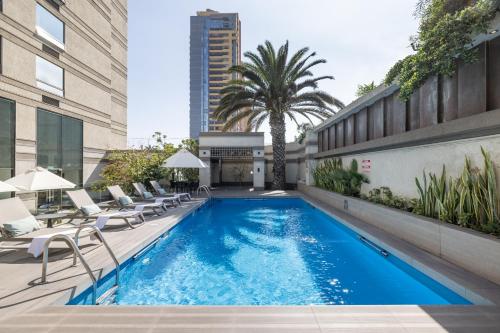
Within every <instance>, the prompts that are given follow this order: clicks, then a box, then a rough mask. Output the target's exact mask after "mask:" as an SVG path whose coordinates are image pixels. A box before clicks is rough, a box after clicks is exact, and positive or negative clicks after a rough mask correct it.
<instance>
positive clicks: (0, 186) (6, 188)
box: [0, 182, 19, 193]
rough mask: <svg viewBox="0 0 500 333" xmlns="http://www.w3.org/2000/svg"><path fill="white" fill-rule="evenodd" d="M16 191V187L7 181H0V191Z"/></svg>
mask: <svg viewBox="0 0 500 333" xmlns="http://www.w3.org/2000/svg"><path fill="white" fill-rule="evenodd" d="M17 191H19V190H18V189H17V188H16V187H14V186H12V185H9V184H7V183H4V182H0V193H4V192H17Z"/></svg>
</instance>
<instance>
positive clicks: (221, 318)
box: [0, 191, 500, 333]
mask: <svg viewBox="0 0 500 333" xmlns="http://www.w3.org/2000/svg"><path fill="white" fill-rule="evenodd" d="M215 195H216V196H218V197H275V196H276V197H280V196H301V197H303V198H304V199H306V200H308V201H310V202H311V203H313V204H314V205H315V206H317V207H318V208H320V209H323V210H324V211H325V212H327V213H329V214H333V215H335V216H336V218H337V219H339V220H340V221H341V222H342V223H346V224H348V225H349V226H350V227H351V228H353V229H355V230H356V231H357V232H359V233H360V234H363V235H364V236H366V237H369V238H372V239H376V240H377V243H378V244H379V245H382V246H383V247H384V248H385V249H387V250H389V252H391V253H394V254H395V255H397V256H398V257H400V258H401V259H403V260H405V261H407V262H410V263H411V264H412V265H415V266H417V267H419V268H420V269H421V270H423V271H424V272H425V273H426V274H428V275H430V276H431V277H433V278H435V279H437V280H440V281H441V282H445V284H446V285H448V286H453V289H454V290H455V291H456V292H458V293H460V294H462V295H464V296H467V297H468V298H469V299H473V300H475V301H476V303H479V304H488V303H489V304H492V305H473V306H330V307H328V306H278V307H237V306H225V307H214V306H210V307H206V306H203V307H201V306H199V307H185V306H161V307H145V306H135V307H134V306H108V307H93V306H83V307H81V306H71V307H70V306H62V305H63V304H65V303H66V302H67V301H68V300H69V299H70V298H71V297H73V296H75V295H78V294H79V293H80V292H81V291H83V290H84V289H86V288H87V287H88V286H89V285H90V278H89V277H88V276H87V274H86V273H85V271H84V270H83V267H82V266H81V265H78V266H76V267H70V266H71V254H70V253H69V252H68V251H64V250H58V252H57V253H56V255H54V256H51V260H50V262H49V275H48V280H49V283H47V284H43V285H41V284H38V282H39V279H40V273H41V259H40V258H38V259H34V258H32V257H31V256H30V255H28V254H26V252H25V251H15V252H5V253H4V252H0V332H2V333H4V332H5V333H7V332H33V331H36V332H84V331H85V332H92V333H94V332H120V333H122V332H163V331H168V332H257V331H258V332H259V333H264V332H472V331H474V332H500V306H499V305H500V286H498V285H496V284H494V283H492V282H489V281H487V280H485V279H482V278H480V277H478V276H476V275H474V274H473V273H470V272H466V271H464V270H463V269H460V268H459V267H457V266H455V265H453V264H450V263H448V262H446V261H444V260H442V259H439V258H436V257H434V256H432V255H430V254H428V253H426V252H424V251H422V250H419V249H418V248H416V247H414V246H412V245H410V244H408V243H406V242H404V241H402V240H399V239H396V238H394V237H391V236H390V235H388V234H387V233H385V232H383V231H381V230H380V229H377V228H374V227H372V226H369V225H367V224H366V223H363V222H362V221H359V220H356V219H353V218H352V217H350V216H348V215H345V214H344V213H342V212H339V211H336V210H334V209H332V208H330V207H328V206H325V205H323V204H321V203H319V202H316V201H314V200H312V199H310V198H308V197H306V196H304V195H303V194H301V193H299V192H294V191H288V192H280V191H274V192H273V191H257V192H248V191H220V192H219V191H218V192H216V193H215ZM203 201H204V200H201V199H200V200H194V201H193V202H190V203H185V204H183V206H182V207H178V208H175V209H170V210H169V212H168V214H164V215H163V216H161V217H150V218H149V219H148V222H146V224H145V225H144V226H142V227H140V228H137V229H133V230H131V229H127V228H125V227H123V225H122V224H120V222H112V224H113V226H114V227H115V228H110V229H107V230H105V231H104V237H105V238H106V240H107V241H108V243H109V244H110V246H111V248H112V249H113V250H114V252H115V254H116V256H117V257H118V259H119V261H120V262H124V261H125V260H127V259H128V258H130V257H131V256H132V255H133V254H134V253H136V252H138V251H139V250H140V249H141V248H143V247H144V246H145V245H147V244H149V243H150V242H151V241H153V240H154V239H156V238H157V237H159V236H160V235H162V234H163V233H165V232H166V231H167V230H168V229H170V228H172V227H173V226H175V225H176V224H177V223H178V222H179V221H180V220H182V218H183V217H184V216H186V215H187V214H189V213H190V212H192V211H193V210H194V209H196V208H197V207H199V206H200V205H201V204H202V203H203ZM120 226H121V227H120ZM92 244H96V243H91V242H90V241H87V242H82V245H83V246H84V250H83V253H84V254H85V258H86V259H87V261H88V263H89V265H90V267H92V268H93V269H94V273H95V274H96V275H97V276H104V275H105V274H107V273H108V272H109V271H111V270H112V269H113V266H112V263H111V260H110V259H109V257H108V255H107V253H106V252H105V249H104V248H103V247H102V246H101V247H96V246H95V245H92Z"/></svg>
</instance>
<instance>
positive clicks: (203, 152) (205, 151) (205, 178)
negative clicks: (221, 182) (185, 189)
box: [200, 147, 212, 187]
mask: <svg viewBox="0 0 500 333" xmlns="http://www.w3.org/2000/svg"><path fill="white" fill-rule="evenodd" d="M200 160H202V161H203V163H205V165H206V166H207V167H206V168H203V169H200V186H201V185H206V186H208V187H210V186H211V185H212V179H211V171H210V148H205V147H204V148H202V149H200Z"/></svg>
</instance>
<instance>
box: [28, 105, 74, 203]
mask: <svg viewBox="0 0 500 333" xmlns="http://www.w3.org/2000/svg"><path fill="white" fill-rule="evenodd" d="M37 165H39V166H41V167H44V168H46V169H48V170H50V171H51V172H53V173H55V174H57V175H59V176H61V177H63V178H65V179H67V180H69V181H70V182H72V183H74V184H76V185H77V186H79V187H81V186H82V185H83V122H82V121H81V120H79V119H75V118H70V117H66V116H62V115H59V114H56V113H53V112H49V111H45V110H42V109H38V112H37ZM60 192H61V191H57V192H56V191H49V192H47V193H39V201H38V203H39V207H41V206H42V205H45V204H47V203H50V204H56V205H70V203H69V201H67V200H66V199H65V198H64V197H62V195H61V193H60Z"/></svg>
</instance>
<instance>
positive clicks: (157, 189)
mask: <svg viewBox="0 0 500 333" xmlns="http://www.w3.org/2000/svg"><path fill="white" fill-rule="evenodd" d="M149 183H150V184H151V186H152V187H153V188H154V190H155V192H156V193H157V194H158V195H161V196H169V195H178V196H179V197H180V198H181V200H185V201H190V200H191V194H189V193H174V192H170V193H169V192H167V191H165V189H164V188H163V187H161V185H160V183H158V182H157V181H156V180H151V181H150V182H149Z"/></svg>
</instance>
